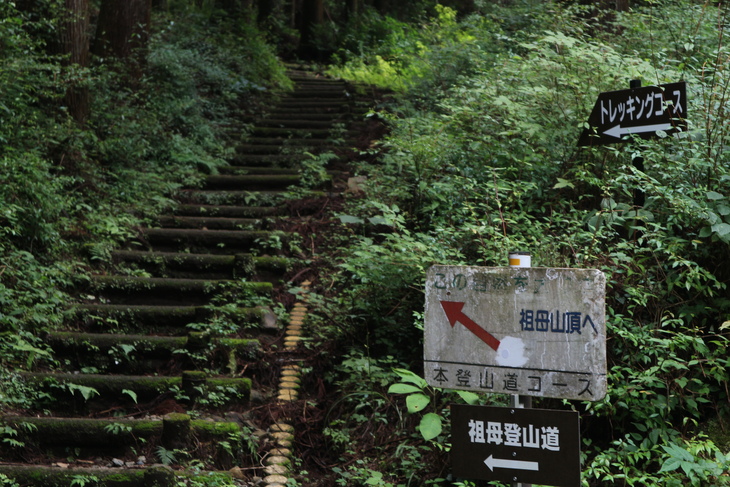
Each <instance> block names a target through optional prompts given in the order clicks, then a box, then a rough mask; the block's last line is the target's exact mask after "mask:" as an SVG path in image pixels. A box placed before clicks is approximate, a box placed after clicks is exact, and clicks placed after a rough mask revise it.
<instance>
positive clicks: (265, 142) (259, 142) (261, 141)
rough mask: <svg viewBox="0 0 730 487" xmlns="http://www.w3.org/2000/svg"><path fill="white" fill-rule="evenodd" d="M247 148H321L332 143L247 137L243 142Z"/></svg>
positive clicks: (312, 140) (318, 140)
mask: <svg viewBox="0 0 730 487" xmlns="http://www.w3.org/2000/svg"><path fill="white" fill-rule="evenodd" d="M244 142H245V145H247V146H254V147H255V146H260V147H279V149H281V148H285V147H291V146H295V147H322V146H330V145H332V142H331V141H329V140H326V139H325V140H323V139H312V138H299V139H295V138H288V139H285V138H279V137H247V138H246V139H245V140H244Z"/></svg>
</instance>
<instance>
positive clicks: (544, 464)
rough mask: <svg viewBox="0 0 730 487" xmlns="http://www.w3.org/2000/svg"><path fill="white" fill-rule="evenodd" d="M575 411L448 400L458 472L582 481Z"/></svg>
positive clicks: (568, 486)
mask: <svg viewBox="0 0 730 487" xmlns="http://www.w3.org/2000/svg"><path fill="white" fill-rule="evenodd" d="M579 421H580V420H579V417H578V413H577V412H576V411H557V410H550V409H520V408H500V407H487V406H464V405H452V406H451V427H452V441H451V463H452V467H453V474H454V475H455V476H456V477H461V478H466V479H479V480H499V481H504V482H522V483H533V484H541V485H556V486H560V487H580V426H579V424H580V423H579Z"/></svg>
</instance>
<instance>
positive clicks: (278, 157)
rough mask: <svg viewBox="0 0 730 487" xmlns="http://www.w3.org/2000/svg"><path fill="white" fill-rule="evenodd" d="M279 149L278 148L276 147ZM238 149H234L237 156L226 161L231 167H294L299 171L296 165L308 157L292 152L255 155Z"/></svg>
mask: <svg viewBox="0 0 730 487" xmlns="http://www.w3.org/2000/svg"><path fill="white" fill-rule="evenodd" d="M276 147H277V148H279V149H281V147H280V146H276ZM239 149H240V147H236V151H237V154H235V155H233V156H232V157H231V158H229V159H228V162H229V163H230V164H232V165H237V166H248V165H256V166H259V167H272V168H274V167H289V168H291V167H295V168H297V169H299V167H298V164H299V163H300V162H301V161H302V160H303V159H305V158H306V157H308V156H307V155H306V154H303V153H301V152H294V153H288V154H282V153H281V151H280V150H279V151H277V152H275V153H273V154H266V153H264V154H255V153H248V152H245V151H241V150H239Z"/></svg>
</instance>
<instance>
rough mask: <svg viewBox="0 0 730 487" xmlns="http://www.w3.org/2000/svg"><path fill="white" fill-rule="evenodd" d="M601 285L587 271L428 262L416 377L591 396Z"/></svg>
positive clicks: (490, 388) (597, 386) (601, 320)
mask: <svg viewBox="0 0 730 487" xmlns="http://www.w3.org/2000/svg"><path fill="white" fill-rule="evenodd" d="M605 286H606V280H605V276H604V275H603V273H602V272H601V271H599V270H595V269H551V268H510V267H504V268H502V267H467V266H434V267H432V268H431V269H430V270H429V272H428V275H427V279H426V313H425V330H424V338H425V340H424V341H425V343H424V362H425V368H424V370H425V376H426V377H425V378H426V381H427V382H428V383H429V384H430V385H433V386H437V387H445V388H450V389H462V390H472V391H475V392H492V393H507V394H522V395H528V396H541V397H557V398H564V399H578V400H584V401H597V400H599V399H601V398H602V397H604V396H605V394H606V327H605Z"/></svg>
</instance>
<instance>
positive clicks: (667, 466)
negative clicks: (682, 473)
mask: <svg viewBox="0 0 730 487" xmlns="http://www.w3.org/2000/svg"><path fill="white" fill-rule="evenodd" d="M681 463H682V461H681V460H680V459H679V458H674V457H672V458H669V459H667V461H666V462H664V464H663V465H662V468H660V469H659V473H661V472H671V471H673V470H677V469H678V468H679V466H680V465H681Z"/></svg>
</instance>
